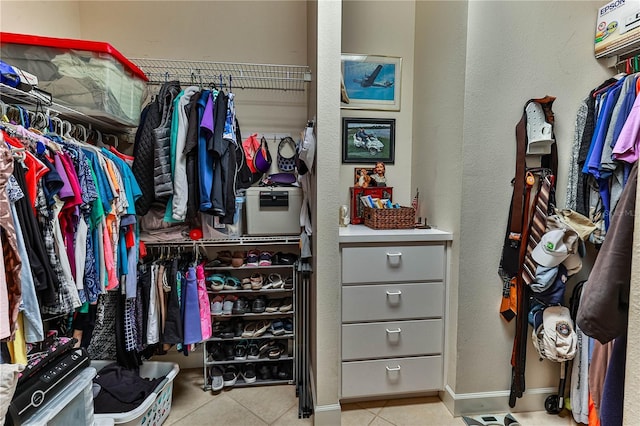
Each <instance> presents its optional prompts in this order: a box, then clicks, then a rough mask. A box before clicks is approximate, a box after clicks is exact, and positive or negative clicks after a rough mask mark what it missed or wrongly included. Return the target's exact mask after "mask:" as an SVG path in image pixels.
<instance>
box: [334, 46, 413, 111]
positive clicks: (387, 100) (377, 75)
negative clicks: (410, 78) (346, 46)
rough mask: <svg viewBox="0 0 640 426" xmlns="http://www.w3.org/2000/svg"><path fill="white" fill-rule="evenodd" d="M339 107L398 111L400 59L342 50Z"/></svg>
mask: <svg viewBox="0 0 640 426" xmlns="http://www.w3.org/2000/svg"><path fill="white" fill-rule="evenodd" d="M341 60H342V83H343V84H342V90H341V96H340V101H341V102H340V106H341V108H347V109H368V110H385V111H400V77H401V75H402V73H401V71H402V70H401V66H402V58H400V57H396V56H378V55H363V54H349V53H343V54H342V56H341Z"/></svg>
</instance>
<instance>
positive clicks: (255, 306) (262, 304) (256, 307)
mask: <svg viewBox="0 0 640 426" xmlns="http://www.w3.org/2000/svg"><path fill="white" fill-rule="evenodd" d="M266 309H267V301H266V299H265V298H264V297H262V296H261V297H257V298H255V299H254V301H253V303H252V304H251V312H253V313H254V314H261V313H263V312H264V311H265V310H266Z"/></svg>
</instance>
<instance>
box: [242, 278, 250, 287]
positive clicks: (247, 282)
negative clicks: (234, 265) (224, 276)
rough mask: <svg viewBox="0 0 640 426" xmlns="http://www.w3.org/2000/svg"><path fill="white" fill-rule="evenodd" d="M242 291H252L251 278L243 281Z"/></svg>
mask: <svg viewBox="0 0 640 426" xmlns="http://www.w3.org/2000/svg"><path fill="white" fill-rule="evenodd" d="M242 289H243V290H251V279H250V278H247V277H245V278H243V279H242Z"/></svg>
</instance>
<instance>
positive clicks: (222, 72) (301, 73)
mask: <svg viewBox="0 0 640 426" xmlns="http://www.w3.org/2000/svg"><path fill="white" fill-rule="evenodd" d="M131 61H132V62H133V63H135V64H136V65H137V66H138V68H140V69H141V70H142V71H143V72H144V73H145V74H146V75H147V77H148V78H149V82H148V83H149V84H152V85H161V84H163V83H165V82H167V81H171V80H178V81H179V82H180V84H181V85H189V84H193V85H201V86H203V85H210V86H216V87H219V88H226V89H229V90H235V89H250V90H283V91H294V92H300V91H304V90H305V88H306V83H308V82H310V81H311V70H310V69H309V67H308V66H306V65H273V64H250V63H238V62H209V61H183V60H173V59H148V58H131Z"/></svg>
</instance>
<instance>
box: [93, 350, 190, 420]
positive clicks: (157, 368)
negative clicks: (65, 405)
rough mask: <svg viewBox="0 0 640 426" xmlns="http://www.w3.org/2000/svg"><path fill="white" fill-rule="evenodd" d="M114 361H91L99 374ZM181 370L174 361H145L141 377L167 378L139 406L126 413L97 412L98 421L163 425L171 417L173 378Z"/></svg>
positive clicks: (141, 367)
mask: <svg viewBox="0 0 640 426" xmlns="http://www.w3.org/2000/svg"><path fill="white" fill-rule="evenodd" d="M112 362H113V361H91V366H92V367H94V368H95V369H96V370H98V374H99V373H100V370H101V369H102V368H104V367H105V366H107V365H108V364H111V363H112ZM179 371H180V367H179V366H178V364H176V363H173V362H160V361H145V362H144V364H142V365H141V366H140V377H144V378H147V379H155V378H158V377H163V376H166V377H165V379H164V380H163V381H162V382H160V383H159V384H158V386H157V387H156V389H155V390H154V392H153V393H152V394H151V395H149V396H148V397H147V399H145V400H144V402H143V403H142V404H140V406H139V407H138V408H136V409H134V410H131V411H127V412H125V413H108V414H95V415H94V417H95V420H96V423H98V424H109V420H112V421H113V423H111V424H114V425H127V426H151V425H161V424H162V423H164V421H165V420H166V419H167V417H169V412H170V411H171V401H172V396H173V379H174V378H175V377H176V376H177V375H178V372H179ZM100 422H104V423H100Z"/></svg>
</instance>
